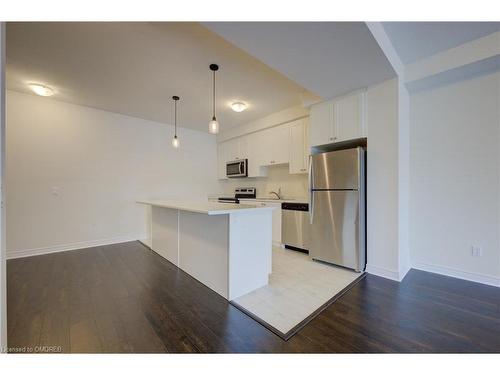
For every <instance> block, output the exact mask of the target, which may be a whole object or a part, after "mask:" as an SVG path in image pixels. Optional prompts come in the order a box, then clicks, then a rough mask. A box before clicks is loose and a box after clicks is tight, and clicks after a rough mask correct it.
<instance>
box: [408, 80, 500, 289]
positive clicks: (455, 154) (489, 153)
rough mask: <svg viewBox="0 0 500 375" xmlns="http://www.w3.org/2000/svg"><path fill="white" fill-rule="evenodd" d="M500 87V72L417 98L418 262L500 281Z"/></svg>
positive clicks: (414, 196)
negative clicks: (477, 250)
mask: <svg viewBox="0 0 500 375" xmlns="http://www.w3.org/2000/svg"><path fill="white" fill-rule="evenodd" d="M499 88H500V73H499V72H496V73H493V74H488V75H483V76H480V77H475V78H472V79H467V80H462V81H459V82H455V83H453V84H450V85H445V86H440V87H437V88H434V89H431V90H426V91H421V92H417V93H414V94H412V96H411V133H410V145H411V156H410V170H411V199H410V212H411V218H410V222H411V230H410V244H411V258H412V263H413V266H414V267H415V268H420V269H424V270H428V271H433V272H439V273H443V274H448V275H451V276H456V277H462V278H465V279H469V280H475V281H480V282H484V283H489V284H494V285H500V248H499V226H500V221H499V207H500V199H499V194H500V190H499V187H500V185H499V178H500V173H499V168H500V160H499V158H500V151H499V149H500V139H499V136H500V132H499V128H500V115H499V111H500V109H499V108H500V99H499ZM472 245H476V246H480V247H481V249H482V256H481V257H472V256H471V246H472Z"/></svg>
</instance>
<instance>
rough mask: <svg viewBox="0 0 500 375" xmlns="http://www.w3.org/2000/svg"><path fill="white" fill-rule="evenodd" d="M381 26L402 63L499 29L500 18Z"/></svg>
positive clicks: (398, 23) (400, 23) (410, 61)
mask: <svg viewBox="0 0 500 375" xmlns="http://www.w3.org/2000/svg"><path fill="white" fill-rule="evenodd" d="M383 26H384V29H385V31H386V33H387V36H388V37H389V39H390V40H391V42H392V44H393V46H394V48H395V49H396V52H397V53H398V55H399V58H400V59H401V61H402V62H403V63H404V64H409V63H412V62H415V61H417V60H420V59H423V58H425V57H428V56H432V55H434V54H436V53H438V52H441V51H444V50H447V49H450V48H453V47H457V46H459V45H460V44H463V43H467V42H470V41H472V40H474V39H477V38H481V37H483V36H486V35H489V34H491V33H494V32H496V31H500V22H383Z"/></svg>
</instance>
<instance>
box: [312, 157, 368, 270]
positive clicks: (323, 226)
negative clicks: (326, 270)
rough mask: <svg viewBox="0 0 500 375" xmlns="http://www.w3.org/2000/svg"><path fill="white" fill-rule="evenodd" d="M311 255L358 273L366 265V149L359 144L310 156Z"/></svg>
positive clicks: (316, 258)
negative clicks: (354, 146)
mask: <svg viewBox="0 0 500 375" xmlns="http://www.w3.org/2000/svg"><path fill="white" fill-rule="evenodd" d="M309 187H310V204H309V219H310V228H309V229H310V230H309V238H308V241H307V242H308V243H307V245H308V248H309V254H310V256H311V258H313V259H315V260H321V261H324V262H328V263H332V264H336V265H339V266H343V267H347V268H351V269H354V270H356V271H358V272H361V271H363V270H364V269H365V264H366V225H365V223H366V215H365V211H366V204H365V200H366V198H365V197H366V195H365V151H364V149H363V148H362V147H357V148H352V149H347V150H341V151H332V152H325V153H322V154H316V155H312V156H311V160H310V164H309Z"/></svg>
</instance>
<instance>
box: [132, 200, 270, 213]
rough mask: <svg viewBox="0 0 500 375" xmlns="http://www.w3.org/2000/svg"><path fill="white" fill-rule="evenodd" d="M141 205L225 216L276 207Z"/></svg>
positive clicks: (177, 203) (161, 202)
mask: <svg viewBox="0 0 500 375" xmlns="http://www.w3.org/2000/svg"><path fill="white" fill-rule="evenodd" d="M137 203H140V204H147V205H150V206H155V207H164V208H171V209H174V210H181V211H189V212H196V213H200V214H207V215H225V214H231V213H240V212H245V211H255V210H273V209H274V207H256V206H253V205H248V204H235V203H218V202H207V201H164V200H144V201H137Z"/></svg>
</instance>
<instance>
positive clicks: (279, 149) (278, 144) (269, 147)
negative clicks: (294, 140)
mask: <svg viewBox="0 0 500 375" xmlns="http://www.w3.org/2000/svg"><path fill="white" fill-rule="evenodd" d="M289 129H290V126H289V124H284V125H279V126H275V127H273V128H269V129H266V130H263V131H261V132H259V133H261V136H262V137H261V141H262V142H263V147H262V150H261V156H260V160H261V163H262V165H275V164H286V163H288V162H289V151H288V150H289V144H288V143H289Z"/></svg>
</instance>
